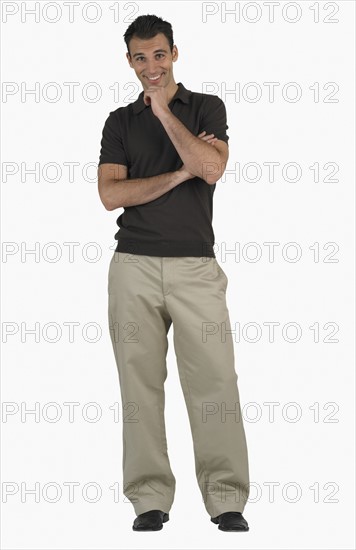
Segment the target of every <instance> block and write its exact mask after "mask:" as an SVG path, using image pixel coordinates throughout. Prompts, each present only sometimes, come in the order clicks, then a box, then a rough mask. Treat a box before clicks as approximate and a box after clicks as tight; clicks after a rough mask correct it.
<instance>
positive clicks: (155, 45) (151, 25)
mask: <svg viewBox="0 0 356 550" xmlns="http://www.w3.org/2000/svg"><path fill="white" fill-rule="evenodd" d="M124 39H125V42H126V46H127V50H128V51H127V53H126V57H127V59H128V62H129V65H130V67H132V68H133V69H134V71H135V73H136V76H137V78H138V79H139V80H140V81H141V83H142V86H143V88H144V89H147V88H148V87H149V86H152V85H155V84H158V85H159V86H167V87H169V88H173V87H174V86H176V84H175V81H174V77H173V63H174V62H175V61H176V60H177V59H178V49H177V46H175V45H174V43H173V31H172V26H171V24H170V23H168V21H163V19H161V18H160V17H156V16H155V15H140V16H139V17H137V18H136V19H135V21H133V22H132V23H131V25H130V26H129V27H128V28H127V30H126V32H125V34H124ZM157 76H159V78H158V79H157V80H154V78H155V77H157Z"/></svg>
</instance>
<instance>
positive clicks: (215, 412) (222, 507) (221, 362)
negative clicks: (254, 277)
mask: <svg viewBox="0 0 356 550" xmlns="http://www.w3.org/2000/svg"><path fill="white" fill-rule="evenodd" d="M203 260H204V259H202V258H193V257H183V258H175V264H174V270H173V271H172V280H171V285H170V287H169V288H167V294H166V296H165V299H166V303H167V308H168V311H169V314H170V316H171V319H172V321H173V329H174V346H175V352H176V356H177V364H178V369H179V376H180V381H181V385H182V390H183V393H184V398H185V402H186V406H187V410H188V416H189V421H190V426H191V431H192V437H193V446H194V454H195V470H196V476H197V481H198V484H199V488H200V490H201V493H202V496H203V500H204V504H205V507H206V510H207V511H208V513H209V514H210V515H211V516H212V517H215V516H217V515H219V514H221V513H223V512H227V511H236V512H242V511H243V510H244V507H245V504H246V501H247V499H248V495H249V469H248V453H247V445H246V438H245V432H244V427H243V421H242V416H241V409H240V398H239V391H238V386H237V374H236V371H235V367H234V347H233V341H232V335H231V333H230V332H228V331H230V330H231V325H230V319H229V312H228V308H227V305H226V288H227V284H228V279H227V276H226V274H225V272H224V271H223V269H222V268H221V267H220V265H219V264H218V262H217V260H216V259H215V258H205V261H203Z"/></svg>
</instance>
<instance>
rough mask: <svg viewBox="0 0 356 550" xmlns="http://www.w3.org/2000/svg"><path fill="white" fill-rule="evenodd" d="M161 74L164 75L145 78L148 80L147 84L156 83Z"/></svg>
mask: <svg viewBox="0 0 356 550" xmlns="http://www.w3.org/2000/svg"><path fill="white" fill-rule="evenodd" d="M162 74H164V73H161V74H159V75H156V76H154V77H153V76H152V77H150V76H146V78H147V79H148V80H149V82H158V81H159V80H160V78H161V76H162Z"/></svg>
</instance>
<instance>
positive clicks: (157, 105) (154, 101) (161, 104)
mask: <svg viewBox="0 0 356 550" xmlns="http://www.w3.org/2000/svg"><path fill="white" fill-rule="evenodd" d="M143 101H144V103H145V105H151V108H152V112H153V114H154V115H155V116H156V117H159V115H160V114H161V113H163V112H165V111H169V107H168V94H167V89H166V88H165V87H164V86H155V85H153V86H149V87H148V88H147V90H146V91H145V92H144V94H143ZM169 112H170V111H169Z"/></svg>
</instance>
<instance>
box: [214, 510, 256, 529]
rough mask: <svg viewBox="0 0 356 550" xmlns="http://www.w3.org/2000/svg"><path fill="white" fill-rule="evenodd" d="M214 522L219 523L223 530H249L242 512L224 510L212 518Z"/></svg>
mask: <svg viewBox="0 0 356 550" xmlns="http://www.w3.org/2000/svg"><path fill="white" fill-rule="evenodd" d="M210 519H211V521H212V522H213V523H218V524H219V529H220V530H221V531H248V530H249V526H248V523H247V521H246V520H245V518H244V517H243V515H242V514H241V512H224V513H223V514H220V515H219V516H216V518H210Z"/></svg>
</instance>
